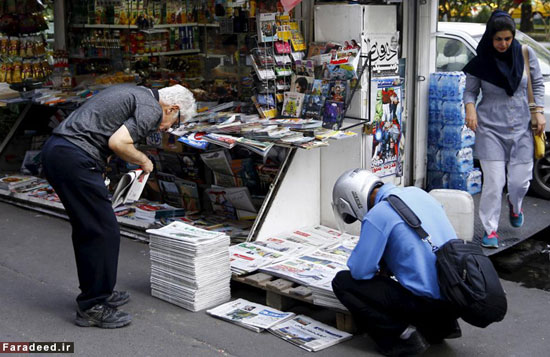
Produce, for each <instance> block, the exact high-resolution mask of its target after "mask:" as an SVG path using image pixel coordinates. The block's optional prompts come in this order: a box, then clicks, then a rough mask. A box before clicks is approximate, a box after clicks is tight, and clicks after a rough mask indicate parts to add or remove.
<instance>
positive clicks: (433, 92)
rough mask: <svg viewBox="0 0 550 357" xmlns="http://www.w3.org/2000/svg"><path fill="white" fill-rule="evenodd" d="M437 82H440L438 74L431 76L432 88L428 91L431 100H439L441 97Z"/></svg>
mask: <svg viewBox="0 0 550 357" xmlns="http://www.w3.org/2000/svg"><path fill="white" fill-rule="evenodd" d="M437 81H438V74H437V73H432V74H430V86H429V89H428V98H429V99H435V98H438V96H439V93H438V84H437Z"/></svg>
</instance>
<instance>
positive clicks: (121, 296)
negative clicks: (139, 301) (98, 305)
mask: <svg viewBox="0 0 550 357" xmlns="http://www.w3.org/2000/svg"><path fill="white" fill-rule="evenodd" d="M128 301H130V293H129V292H127V291H116V290H115V291H113V293H112V294H111V296H109V297H108V298H107V299H106V300H105V304H107V305H109V306H110V307H119V306H122V305H124V304H126V303H127V302H128Z"/></svg>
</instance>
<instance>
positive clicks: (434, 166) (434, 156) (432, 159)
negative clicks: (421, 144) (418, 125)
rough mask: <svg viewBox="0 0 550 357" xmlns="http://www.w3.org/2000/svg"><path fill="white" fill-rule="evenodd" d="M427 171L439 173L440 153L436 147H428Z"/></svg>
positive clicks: (440, 168)
mask: <svg viewBox="0 0 550 357" xmlns="http://www.w3.org/2000/svg"><path fill="white" fill-rule="evenodd" d="M426 156H427V160H428V170H434V171H441V170H442V167H441V151H440V150H439V148H438V147H437V146H434V145H428V154H427V155H426Z"/></svg>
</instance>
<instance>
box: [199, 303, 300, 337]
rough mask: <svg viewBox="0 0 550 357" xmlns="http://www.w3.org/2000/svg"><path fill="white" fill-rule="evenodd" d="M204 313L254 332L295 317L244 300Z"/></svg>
mask: <svg viewBox="0 0 550 357" xmlns="http://www.w3.org/2000/svg"><path fill="white" fill-rule="evenodd" d="M206 313H207V314H209V315H212V316H215V317H218V318H220V319H222V320H225V321H229V322H232V323H234V324H236V325H239V326H242V327H244V328H247V329H250V330H252V331H255V332H261V331H263V330H265V329H268V328H271V327H273V326H275V325H277V324H279V323H281V322H285V321H286V320H288V319H291V318H292V317H294V315H295V314H294V313H292V312H283V311H279V310H276V309H274V308H271V307H268V306H265V305H261V304H256V303H253V302H250V301H247V300H245V299H237V300H234V301H230V302H227V303H225V304H222V305H220V306H218V307H215V308H213V309H210V310H206Z"/></svg>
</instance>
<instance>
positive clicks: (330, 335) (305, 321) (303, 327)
mask: <svg viewBox="0 0 550 357" xmlns="http://www.w3.org/2000/svg"><path fill="white" fill-rule="evenodd" d="M268 331H269V332H271V333H272V334H274V335H275V336H277V337H279V338H282V339H283V340H285V341H288V342H290V343H292V344H294V345H296V346H298V347H300V348H303V349H305V350H307V351H310V352H315V351H320V350H322V349H325V348H327V347H330V346H333V345H335V344H337V343H340V342H343V341H346V340H349V339H350V338H352V335H351V334H349V333H347V332H344V331H340V330H338V329H336V328H334V327H332V326H329V325H326V324H323V323H321V322H319V321H316V320H314V319H312V318H309V317H307V316H304V315H298V316H296V317H294V318H293V319H290V320H287V321H285V322H282V323H279V324H277V325H275V326H274V327H272V328H270V329H268Z"/></svg>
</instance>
